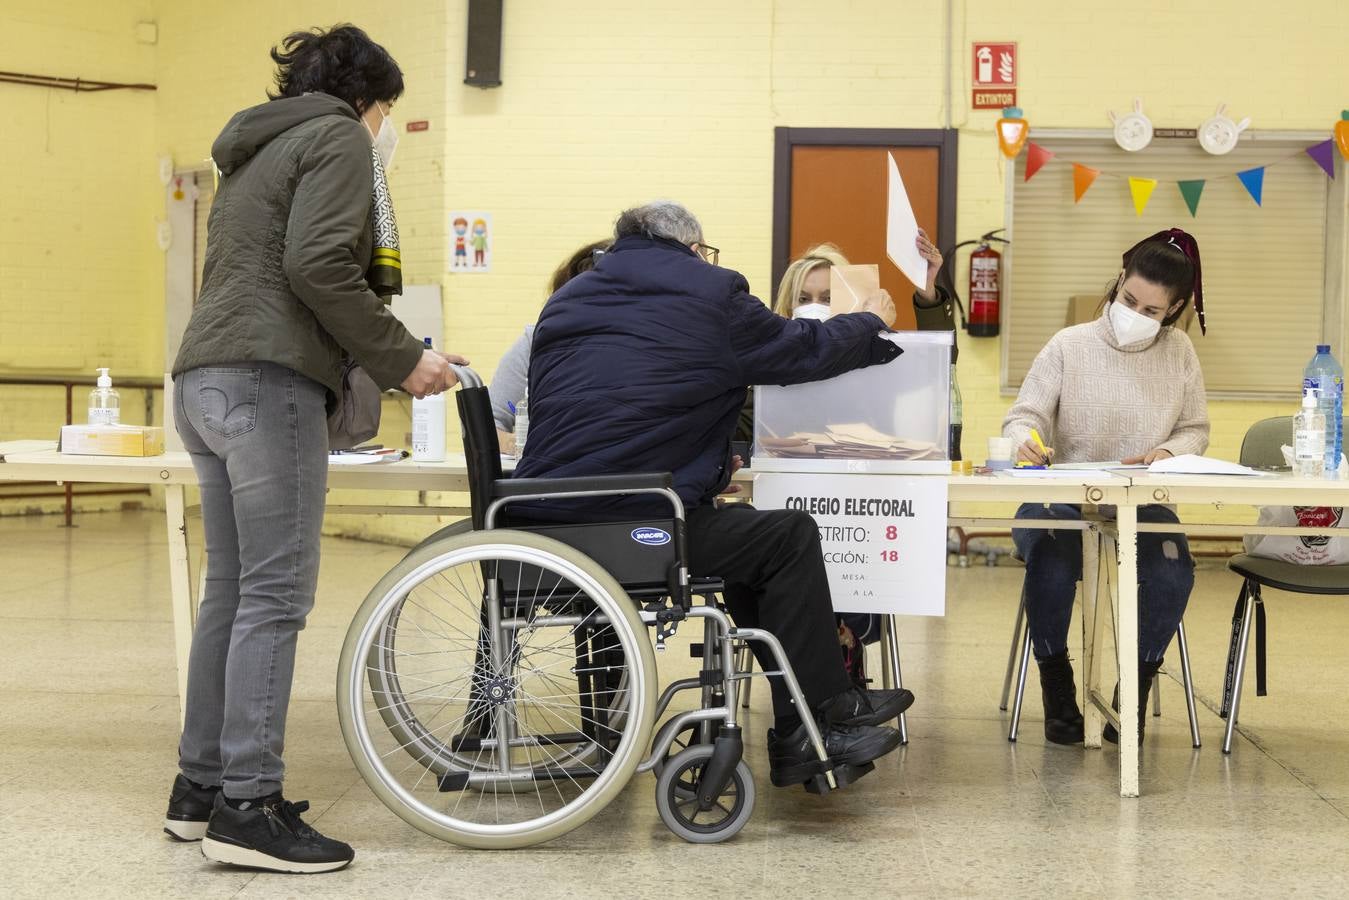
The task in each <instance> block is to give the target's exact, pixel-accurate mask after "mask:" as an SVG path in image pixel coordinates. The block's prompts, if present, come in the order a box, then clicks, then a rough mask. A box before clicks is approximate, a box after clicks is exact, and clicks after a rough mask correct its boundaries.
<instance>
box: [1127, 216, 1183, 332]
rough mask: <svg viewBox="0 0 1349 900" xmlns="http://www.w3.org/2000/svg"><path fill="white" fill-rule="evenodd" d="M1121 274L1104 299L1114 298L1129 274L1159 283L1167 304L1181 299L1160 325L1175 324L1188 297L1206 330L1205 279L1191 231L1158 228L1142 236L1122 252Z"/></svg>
mask: <svg viewBox="0 0 1349 900" xmlns="http://www.w3.org/2000/svg"><path fill="white" fill-rule="evenodd" d="M1123 263H1124V276H1123V278H1121V279H1120V280H1119V282H1117V283H1116V285H1115V286H1114V288H1112V290H1111V292H1110V294H1109V295H1108V296H1107V298H1106V300H1107V301H1110V300H1114V299H1115V294H1117V293H1118V292H1119V285H1121V284H1123V283H1124V279H1127V278H1128V277H1129V276H1130V275H1137V276H1138V277H1139V278H1142V279H1143V280H1144V281H1150V282H1152V283H1153V284H1159V285H1161V286H1162V287H1163V288H1165V289H1166V292H1167V295H1168V297H1169V302H1168V306H1170V305H1171V304H1174V303H1176V302H1177V301H1180V305H1179V306H1177V307H1176V309H1175V311H1174V312H1170V313H1167V316H1166V318H1164V319H1162V324H1163V325H1174V324H1175V323H1176V322H1177V321H1179V320H1180V317H1181V316H1182V315H1184V314H1185V307H1187V306H1189V304H1190V298H1191V297H1193V298H1194V300H1195V311H1196V312H1198V313H1199V328H1200V330H1201V331H1207V327H1206V323H1205V322H1204V282H1203V276H1202V274H1201V271H1200V268H1199V242H1198V241H1196V240H1195V239H1194V236H1193V235H1190V234H1188V233H1186V232H1185V231H1182V230H1181V229H1179V228H1172V229H1170V230H1168V231H1159V232H1157V233H1156V234H1154V235H1152V236H1151V237H1147V238H1144V239H1143V240H1141V241H1139V242H1138V243H1137V244H1134V245H1133V246H1132V247H1130V248H1129V249H1128V250H1126V251H1125V253H1124V258H1123Z"/></svg>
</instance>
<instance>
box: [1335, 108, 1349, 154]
mask: <svg viewBox="0 0 1349 900" xmlns="http://www.w3.org/2000/svg"><path fill="white" fill-rule="evenodd" d="M1335 146H1337V147H1339V148H1340V156H1343V157H1344V158H1345V159H1349V109H1346V110H1343V111H1341V112H1340V120H1339V121H1338V122H1336V123H1335Z"/></svg>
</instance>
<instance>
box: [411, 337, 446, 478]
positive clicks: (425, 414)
mask: <svg viewBox="0 0 1349 900" xmlns="http://www.w3.org/2000/svg"><path fill="white" fill-rule="evenodd" d="M425 343H426V349H428V350H430V349H431V339H430V338H426V340H425ZM412 458H413V459H415V460H417V461H419V462H444V461H445V395H444V394H434V395H432V396H430V397H423V398H422V399H420V400H417V399H415V398H414V399H413V401H412Z"/></svg>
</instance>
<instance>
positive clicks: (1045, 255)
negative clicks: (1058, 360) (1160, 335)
mask: <svg viewBox="0 0 1349 900" xmlns="http://www.w3.org/2000/svg"><path fill="white" fill-rule="evenodd" d="M1031 140H1032V141H1034V142H1035V143H1036V144H1038V145H1040V146H1041V147H1044V148H1045V149H1046V150H1049V151H1050V152H1052V153H1054V154H1055V156H1054V158H1053V159H1052V160H1050V161H1049V162H1048V163H1047V164H1046V165H1045V166H1044V167H1043V168H1041V169H1040V170H1039V171H1038V172H1036V173H1035V174H1034V175H1033V176H1032V178H1031V180H1030V181H1029V182H1027V181H1026V180H1025V164H1026V158H1027V154H1025V153H1022V154H1020V155H1019V156H1018V157H1017V159H1016V161H1015V168H1014V174H1009V178H1011V179H1012V183H1011V185H1010V189H1009V192H1008V193H1009V199H1010V216H1009V221H1010V223H1011V227H1010V229H1009V230H1010V237H1011V240H1012V245H1011V246H1010V247H1009V248H1008V249H1007V258H1006V260H1005V262H1006V265H1007V269H1006V274H1005V276H1004V277H1005V281H1004V285H1003V286H1004V292H1005V309H1004V311H1003V335H1004V337H1003V345H1002V386H1003V389H1004V390H1005V391H1008V392H1014V391H1015V390H1016V389H1017V388H1018V387H1019V386H1020V384H1021V382H1022V380H1023V378H1024V377H1025V374H1026V371H1027V370H1028V369H1029V367H1030V364H1031V362H1032V361H1033V360H1034V358H1035V356H1036V354H1037V353H1039V352H1040V349H1041V348H1042V347H1043V346H1044V344H1045V342H1046V341H1047V340H1048V339H1049V338H1050V337H1051V336H1052V335H1053V334H1054V332H1056V331H1058V330H1059V329H1060V328H1063V327H1064V319H1065V314H1066V312H1067V306H1068V302H1069V298H1070V297H1072V296H1074V295H1081V294H1095V295H1097V296H1101V295H1104V293H1105V291H1106V288H1107V286H1108V285H1109V284H1110V283H1111V282H1112V281H1113V279H1114V277H1115V276H1116V274H1117V273H1118V272H1119V269H1120V255H1121V254H1122V253H1123V252H1124V251H1125V250H1126V249H1128V248H1129V247H1130V246H1132V245H1133V244H1134V243H1136V242H1137V241H1138V240H1140V239H1142V238H1143V237H1146V236H1147V235H1149V234H1152V233H1154V232H1157V231H1160V230H1163V229H1165V228H1169V227H1172V226H1178V227H1180V228H1184V229H1185V230H1186V231H1189V232H1190V233H1191V234H1193V235H1194V236H1195V238H1196V239H1197V240H1198V242H1199V246H1200V250H1201V254H1202V260H1203V273H1204V299H1205V310H1206V312H1207V319H1208V326H1209V327H1208V334H1207V336H1202V337H1201V336H1200V333H1199V326H1198V324H1197V323H1194V324H1192V326H1191V328H1190V330H1189V334H1190V337H1191V339H1192V340H1193V341H1194V344H1195V348H1196V350H1197V351H1198V354H1199V359H1200V362H1201V364H1202V365H1203V370H1204V379H1205V383H1206V385H1207V388H1208V390H1209V392H1210V394H1211V395H1214V396H1219V397H1221V396H1229V397H1267V398H1275V397H1287V396H1291V395H1296V394H1297V391H1298V388H1299V385H1300V384H1301V371H1302V367H1303V366H1304V364H1305V363H1306V361H1307V360H1308V359H1310V358H1311V355H1312V353H1313V352H1314V351H1315V345H1316V344H1317V343H1318V342H1319V341H1320V340H1321V339H1322V334H1323V330H1324V323H1325V322H1326V321H1327V318H1328V312H1327V298H1326V293H1327V291H1326V285H1327V279H1328V274H1327V250H1326V234H1327V198H1328V196H1329V194H1330V189H1331V185H1332V184H1333V182H1332V181H1331V179H1329V178H1327V177H1326V174H1325V172H1324V171H1322V170H1321V168H1320V167H1319V166H1318V165H1317V164H1316V162H1315V161H1314V160H1312V159H1311V157H1309V156H1307V154H1306V153H1305V152H1304V150H1305V149H1306V147H1307V146H1309V145H1310V144H1312V143H1315V142H1316V140H1317V139H1316V138H1308V137H1306V136H1304V135H1297V136H1287V137H1275V136H1270V135H1262V136H1261V137H1260V139H1258V140H1242V141H1241V143H1240V144H1239V145H1238V146H1237V148H1236V149H1234V150H1233V151H1232V152H1231V153H1228V154H1226V155H1224V156H1213V155H1211V154H1208V153H1206V152H1205V151H1204V150H1203V149H1202V148H1201V147H1200V146H1199V145H1198V142H1197V141H1195V140H1193V139H1161V138H1159V139H1156V140H1154V141H1153V142H1152V144H1151V145H1150V146H1148V147H1147V148H1146V149H1144V150H1142V151H1140V152H1138V153H1127V152H1125V151H1124V150H1121V149H1119V148H1118V147H1117V146H1115V143H1114V141H1113V140H1112V139H1111V137H1110V135H1109V132H1102V133H1100V134H1099V135H1093V136H1089V137H1088V136H1056V135H1053V134H1045V133H1041V134H1039V135H1037V134H1035V133H1033V134H1032V136H1031ZM1073 163H1081V164H1083V165H1086V166H1090V167H1091V168H1094V169H1098V170H1100V172H1101V174H1100V175H1099V176H1098V177H1097V178H1096V180H1095V182H1094V183H1093V184H1092V185H1091V187H1090V188H1089V189H1088V190H1087V191H1086V193H1085V195H1084V196H1083V197H1082V200H1081V202H1078V203H1074V202H1073V166H1072V164H1073ZM1262 165H1263V166H1266V167H1267V168H1266V170H1265V176H1264V183H1263V191H1262V197H1261V205H1259V206H1257V205H1256V203H1255V201H1254V200H1253V199H1252V197H1251V195H1250V193H1249V192H1248V191H1247V190H1246V188H1245V187H1244V186H1243V185H1242V183H1241V182H1240V181H1239V180H1238V179H1237V177H1236V175H1235V173H1236V172H1238V171H1242V170H1246V169H1250V168H1253V167H1257V166H1262ZM1129 176H1134V177H1139V178H1155V179H1157V180H1158V184H1157V186H1156V189H1155V190H1154V192H1153V194H1152V196H1151V198H1150V201H1149V203H1148V205H1147V207H1146V209H1145V211H1144V212H1143V214H1142V215H1141V216H1139V215H1136V214H1135V211H1134V204H1133V200H1132V197H1131V194H1130V190H1129V182H1128V178H1129ZM1197 179H1204V181H1205V184H1204V188H1203V193H1202V195H1201V197H1200V200H1199V205H1198V211H1197V214H1196V215H1195V216H1193V217H1191V215H1190V211H1189V208H1188V207H1187V205H1186V202H1185V199H1184V197H1183V196H1182V194H1181V192H1180V190H1179V188H1178V186H1177V184H1176V182H1177V181H1179V180H1197ZM1337 214H1338V215H1342V211H1340V212H1339V213H1337ZM1334 230H1335V229H1334V228H1332V231H1334ZM1340 255H1341V254H1340V252H1339V251H1338V250H1334V251H1332V256H1333V257H1335V258H1334V259H1333V260H1332V262H1333V264H1334V265H1336V266H1338V265H1342V260H1340V259H1339V258H1338V257H1339V256H1340ZM1334 300H1335V303H1336V305H1337V306H1338V304H1339V303H1340V302H1341V301H1340V298H1339V297H1335V298H1334ZM1329 318H1331V319H1332V320H1333V321H1338V319H1339V312H1338V309H1337V310H1336V311H1334V313H1333V315H1330V316H1329Z"/></svg>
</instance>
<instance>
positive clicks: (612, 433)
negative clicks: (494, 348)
mask: <svg viewBox="0 0 1349 900" xmlns="http://www.w3.org/2000/svg"><path fill="white" fill-rule="evenodd" d="M614 236H615V243H614V244H613V247H612V248H611V249H610V250H609V252H607V253H606V254H605V255H604V257H603V258H602V259H600V261H599V262H598V264H597V265H596V267H595V268H594V269H593V270H592V271H590V272H586V273H584V274H582V275H580V276H579V277H577V278H575V279H573V280H572V281H570V282H569V283H568V284H566V285H565V286H564V287H563V288H562V289H561V290H559V291H558V292H557V293H555V294H554V295H553V296H552V298H551V299H550V300H549V301H548V304H547V306H546V307H545V308H544V310H543V313H542V315H541V317H540V318H539V322H538V326H537V329H536V331H535V336H534V345H533V352H532V355H531V358H530V365H529V393H528V397H529V408H530V429H529V433H528V438H527V441H526V445H525V449H524V454H523V457H522V459H521V460H520V462H519V463H518V465H517V467H516V470H515V474H516V476H519V477H526V478H568V477H587V476H591V477H593V476H602V475H621V474H626V473H639V472H670V473H673V476H674V488H675V491H676V492H677V493H678V495H679V498H680V500H681V501H682V502H683V504H684V506H685V508H686V528H687V546H688V559H689V563H690V569H691V571H692V574H693V575H694V576H715V577H718V578H720V579H721V580H722V582H723V583H724V584H725V590H724V594H723V597H724V600H725V604H726V606H727V608H728V610H729V611H730V614H731V616H732V617H733V619H734V620H735V622H736V624H737V625H738V626H740V627H746V628H763V629H765V630H767V631H769V632H771V633H772V634H773V635H775V636H776V637H777V639H778V641H779V642H780V643H781V644H782V647H783V649H784V651H785V655H786V657H787V660H788V662H789V663H790V664H791V666H792V668H793V669H794V670H795V673H796V677H797V679H798V680H799V683H800V686H801V689H802V693H803V694H804V696H805V699H806V702H807V704H808V705H809V706H810V710H809V714H810V715H811V716H813V717H814V718H815V720H816V722H817V723H818V724H819V725H820V726H821V730H822V732H823V737H824V744H825V751H826V752H827V753H828V755H829V757H830V759H831V760H832V762H833V763H834V764H835V765H836V766H844V767H858V768H861V767H866V769H865V770H869V768H870V767H869V766H867V764H868V763H869V762H870V761H872V760H874V759H876V758H878V757H880V756H883V755H884V754H886V753H888V752H890V751H891V750H893V749H894V748H895V747H897V746H898V745H899V743H900V735H899V733H898V732H897V731H896V730H895V729H893V728H889V727H885V726H884V725H883V724H882V723H884V722H888V721H890V720H891V719H894V718H896V717H898V716H899V714H900V713H901V712H903V711H904V710H905V709H907V708H908V707H909V705H910V704H911V703H912V702H913V695H912V694H911V693H910V692H908V691H906V690H902V689H900V690H862V689H859V688H857V687H855V686H854V685H853V684H852V682H851V680H850V679H849V677H848V674H847V672H846V670H845V668H844V665H843V660H842V655H841V654H840V652H839V646H838V638H837V632H836V630H835V624H834V612H833V608H832V605H831V601H830V596H829V585H828V581H827V578H826V573H825V567H824V558H823V556H822V553H821V549H820V541H819V533H818V529H817V527H816V524H815V521H814V520H813V519H812V518H811V517H810V516H809V515H808V514H806V513H803V512H798V511H785V510H756V509H753V508H751V507H750V506H748V505H747V504H724V505H720V504H718V503H717V502H716V499H715V498H716V497H717V496H718V495H719V494H720V493H722V492H723V491H724V490H725V488H726V487H727V485H728V483H729V481H730V478H731V474H732V472H733V469H734V468H735V462H734V461H733V458H732V455H731V450H730V447H731V435H732V432H733V431H734V428H735V425H736V420H737V416H738V415H739V413H740V410H741V407H742V406H743V405H744V401H745V392H746V388H747V386H749V385H753V384H760V383H764V384H797V383H802V382H807V381H817V380H821V379H825V378H831V377H833V376H835V375H839V374H842V373H844V372H847V371H850V370H852V369H858V368H862V367H865V366H871V365H879V364H883V363H887V362H890V361H891V360H893V359H894V358H895V357H896V356H898V355H899V350H898V348H897V347H896V346H895V345H894V344H893V343H891V342H889V341H885V340H882V339H880V338H879V337H878V334H879V333H880V332H882V331H884V330H886V329H887V328H888V327H889V326H890V324H891V323H892V322H893V320H894V316H895V311H894V307H893V305H891V304H890V302H889V300H888V299H885V298H877V299H876V300H873V301H871V302H872V303H873V304H874V308H868V309H866V310H863V311H858V312H855V313H852V314H845V315H836V316H833V317H831V318H830V319H828V320H826V321H816V320H810V319H785V318H782V317H780V316H776V315H774V314H773V313H772V312H771V311H770V310H769V309H768V307H766V306H765V305H764V304H763V303H761V302H760V301H759V300H758V299H756V298H755V297H753V296H752V295H751V294H750V293H749V285H748V283H747V282H746V280H745V278H744V277H743V276H742V275H740V274H739V273H737V272H734V271H732V270H729V269H723V268H719V267H717V266H716V260H717V255H718V251H717V250H716V249H715V248H713V247H712V246H710V245H709V244H707V243H706V242H705V241H704V239H703V233H702V228H701V226H700V225H699V223H698V220H697V219H696V218H694V216H693V215H692V214H690V213H689V212H688V210H686V209H684V208H683V207H682V206H680V205H678V204H676V203H672V202H669V201H658V202H654V203H650V204H647V205H646V206H642V207H638V208H635V209H630V210H627V211H626V212H624V213H622V215H620V216H619V218H618V221H617V223H616V226H615V235H614ZM709 263H710V264H709ZM514 511H515V508H513V512H514ZM521 512H523V513H524V514H525V515H527V516H528V517H529V518H530V519H531V520H535V521H557V522H576V521H579V520H585V521H606V520H607V521H616V520H629V519H634V518H640V517H642V516H649V515H660V514H661V513H662V512H665V513H666V514H667V515H668V509H663V508H662V501H660V500H659V499H658V498H653V497H652V496H651V495H649V494H648V495H639V496H630V497H624V498H622V499H604V500H600V499H596V498H591V499H587V500H567V501H547V502H541V503H533V504H524V505H523V506H522V507H521ZM753 647H754V652H755V654H756V656H758V657H759V662H760V664H761V666H762V668H763V670H764V671H765V672H769V671H772V670H773V669H775V668H776V665H775V663H774V661H773V659H772V657H771V654H769V653H767V652H766V651H765V650H764V649H763V648H762V647H761V646H760V645H759V644H754V645H753ZM770 681H771V684H772V692H773V710H774V716H775V721H774V726H773V728H772V729H770V730H769V732H768V752H769V757H770V761H771V766H772V782H773V784H775V785H777V786H779V787H781V786H786V785H793V784H802V783H805V782H806V781H807V780H808V779H810V778H811V776H812V773H813V772H815V771H818V764H817V759H816V753H815V751H814V748H813V746H812V743H811V740H810V737H809V735H808V729H807V728H806V727H805V724H804V722H803V721H802V719H801V718H800V713H799V711H798V710H797V709H796V708H795V707H794V704H793V702H792V699H791V695H790V693H789V691H788V689H787V687H786V686H785V685H784V683H783V680H782V679H781V678H773V679H770Z"/></svg>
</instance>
